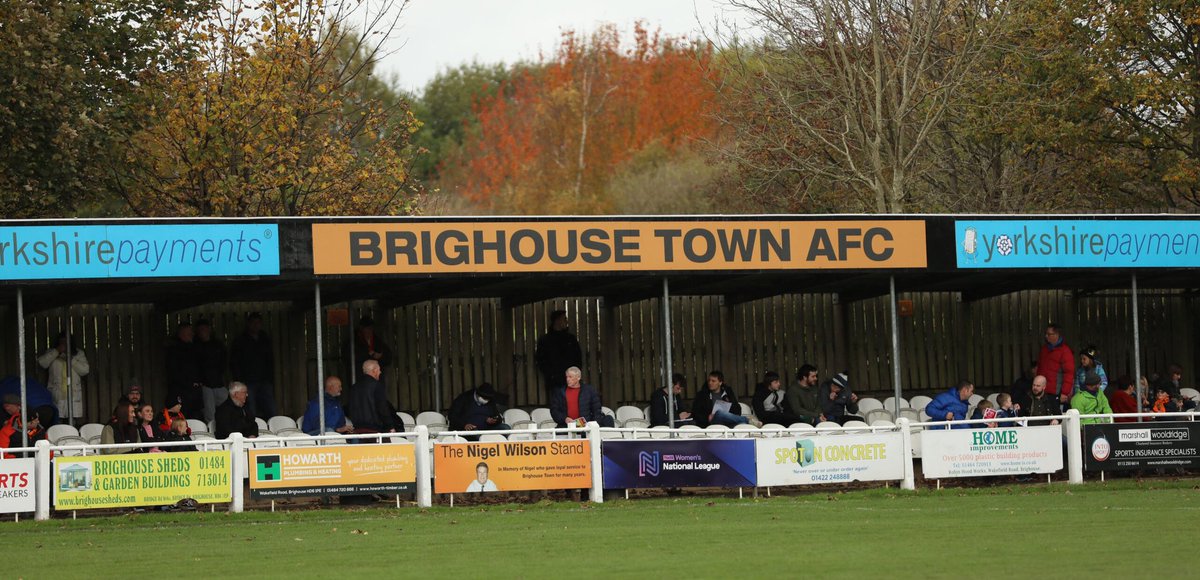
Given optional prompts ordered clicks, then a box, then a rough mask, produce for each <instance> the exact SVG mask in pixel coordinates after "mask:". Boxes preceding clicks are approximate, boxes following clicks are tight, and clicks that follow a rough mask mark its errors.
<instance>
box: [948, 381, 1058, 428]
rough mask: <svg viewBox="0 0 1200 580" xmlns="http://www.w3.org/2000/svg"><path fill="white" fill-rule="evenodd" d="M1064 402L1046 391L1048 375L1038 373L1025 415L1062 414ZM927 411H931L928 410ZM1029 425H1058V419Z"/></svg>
mask: <svg viewBox="0 0 1200 580" xmlns="http://www.w3.org/2000/svg"><path fill="white" fill-rule="evenodd" d="M1061 405H1062V403H1060V402H1059V400H1058V397H1055V396H1054V395H1051V394H1050V393H1047V392H1046V377H1043V376H1042V375H1038V376H1036V377H1034V378H1033V386H1032V387H1031V389H1030V391H1029V406H1028V407H1026V408H1025V412H1024V413H1023V414H1022V415H1021V416H1023V417H1051V416H1054V415H1061V414H1062V407H1061ZM925 412H926V413H928V412H929V411H928V410H926V411H925ZM1029 425H1031V426H1038V425H1058V419H1050V420H1049V421H1030V422H1029Z"/></svg>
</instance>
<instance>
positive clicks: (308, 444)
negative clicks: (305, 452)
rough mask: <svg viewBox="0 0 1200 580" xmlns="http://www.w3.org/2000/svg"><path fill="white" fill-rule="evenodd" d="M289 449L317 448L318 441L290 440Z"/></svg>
mask: <svg viewBox="0 0 1200 580" xmlns="http://www.w3.org/2000/svg"><path fill="white" fill-rule="evenodd" d="M286 446H287V447H316V446H317V440H316V439H313V438H311V437H308V438H296V439H288V441H287V445H286Z"/></svg>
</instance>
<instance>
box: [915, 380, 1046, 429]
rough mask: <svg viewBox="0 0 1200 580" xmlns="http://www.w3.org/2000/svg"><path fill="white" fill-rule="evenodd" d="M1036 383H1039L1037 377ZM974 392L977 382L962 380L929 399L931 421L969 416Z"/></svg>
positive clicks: (955, 419)
mask: <svg viewBox="0 0 1200 580" xmlns="http://www.w3.org/2000/svg"><path fill="white" fill-rule="evenodd" d="M1034 384H1035V385H1036V384H1037V381H1036V379H1035V381H1034ZM974 394H975V384H974V383H972V382H971V381H962V382H960V383H958V386H957V387H953V388H951V389H950V390H949V391H946V392H944V393H942V394H940V395H938V396H936V397H934V398H933V400H932V401H929V404H927V405H925V414H927V415H929V420H930V421H951V422H953V421H964V420H966V418H967V410H968V409H969V408H970V405H968V404H967V401H968V400H970V399H971V395H974ZM949 427H950V428H952V429H966V428H967V426H966V425H963V424H961V423H955V424H951V425H950V426H949Z"/></svg>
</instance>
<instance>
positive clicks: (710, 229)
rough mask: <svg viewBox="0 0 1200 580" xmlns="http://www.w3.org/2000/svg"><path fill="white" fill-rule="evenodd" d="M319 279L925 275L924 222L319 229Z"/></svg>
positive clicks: (570, 223) (416, 225)
mask: <svg viewBox="0 0 1200 580" xmlns="http://www.w3.org/2000/svg"><path fill="white" fill-rule="evenodd" d="M312 234H313V270H314V272H315V273H317V274H445V273H462V274H470V273H489V272H493V273H512V272H564V271H567V272H638V271H646V272H650V271H701V270H797V269H801V270H802V269H871V268H924V267H925V266H926V252H925V222H923V221H920V220H840V221H709V222H666V221H586V222H585V221H578V222H577V221H565V222H549V221H537V222H458V223H446V222H440V223H426V222H421V223H401V222H391V223H364V224H346V223H329V224H313V226H312Z"/></svg>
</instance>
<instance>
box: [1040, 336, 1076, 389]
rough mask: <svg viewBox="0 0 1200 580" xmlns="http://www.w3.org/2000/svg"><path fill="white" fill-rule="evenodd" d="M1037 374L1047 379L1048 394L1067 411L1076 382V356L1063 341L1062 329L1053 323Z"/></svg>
mask: <svg viewBox="0 0 1200 580" xmlns="http://www.w3.org/2000/svg"><path fill="white" fill-rule="evenodd" d="M1037 374H1039V375H1042V376H1043V377H1046V392H1047V393H1050V394H1051V395H1054V396H1056V397H1058V402H1059V404H1060V405H1061V406H1062V408H1063V409H1066V408H1067V402H1068V401H1070V400H1071V387H1072V386H1073V385H1074V382H1075V381H1074V377H1075V354H1074V353H1072V352H1071V347H1070V346H1068V345H1067V342H1066V340H1064V339H1063V336H1062V328H1061V327H1059V326H1058V325H1057V324H1055V323H1053V322H1051V323H1050V324H1048V325H1046V340H1045V342H1044V343H1042V349H1041V351H1040V353H1039V354H1038V370H1037Z"/></svg>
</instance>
